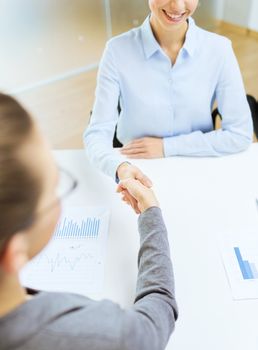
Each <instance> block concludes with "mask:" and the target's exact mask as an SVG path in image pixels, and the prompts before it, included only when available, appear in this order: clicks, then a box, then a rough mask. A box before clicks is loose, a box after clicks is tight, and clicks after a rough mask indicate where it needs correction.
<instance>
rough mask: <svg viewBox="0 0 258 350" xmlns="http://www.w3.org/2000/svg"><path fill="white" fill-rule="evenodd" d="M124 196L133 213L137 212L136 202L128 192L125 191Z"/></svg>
mask: <svg viewBox="0 0 258 350" xmlns="http://www.w3.org/2000/svg"><path fill="white" fill-rule="evenodd" d="M125 196H126V199H127V201H129V202H130V204H131V206H132V208H133V209H134V210H135V211H138V210H139V208H138V202H137V200H136V199H135V198H134V197H133V196H132V195H131V194H130V193H129V192H128V191H126V194H125Z"/></svg>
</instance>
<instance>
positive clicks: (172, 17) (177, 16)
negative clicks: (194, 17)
mask: <svg viewBox="0 0 258 350" xmlns="http://www.w3.org/2000/svg"><path fill="white" fill-rule="evenodd" d="M166 14H167V15H168V17H170V18H171V19H179V18H181V17H182V16H183V13H181V15H171V14H170V13H168V12H166Z"/></svg>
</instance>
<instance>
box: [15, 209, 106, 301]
mask: <svg viewBox="0 0 258 350" xmlns="http://www.w3.org/2000/svg"><path fill="white" fill-rule="evenodd" d="M108 222H109V213H108V211H107V210H106V209H105V208H101V207H71V208H66V209H64V210H63V213H62V216H61V218H60V220H59V222H58V224H57V226H56V230H55V232H54V234H53V237H52V239H51V240H50V242H49V244H48V245H47V246H46V247H45V248H44V249H43V251H42V252H41V253H40V254H39V255H38V256H36V257H35V258H34V259H33V260H32V261H31V262H29V263H28V264H27V265H26V266H25V268H24V269H23V270H22V272H21V275H20V279H21V282H22V284H23V285H24V286H26V287H30V288H33V289H37V290H45V291H64V292H72V293H78V294H83V295H87V296H89V297H95V298H98V296H99V295H100V293H101V291H102V288H103V280H104V262H105V254H106V245H107V234H108Z"/></svg>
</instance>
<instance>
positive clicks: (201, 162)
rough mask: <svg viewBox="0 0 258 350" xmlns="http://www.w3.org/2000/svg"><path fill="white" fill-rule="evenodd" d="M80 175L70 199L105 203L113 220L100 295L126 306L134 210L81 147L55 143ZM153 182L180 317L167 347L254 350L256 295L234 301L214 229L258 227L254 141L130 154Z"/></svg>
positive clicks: (131, 279) (131, 280)
mask: <svg viewBox="0 0 258 350" xmlns="http://www.w3.org/2000/svg"><path fill="white" fill-rule="evenodd" d="M55 156H56V159H57V161H58V163H59V164H61V165H62V166H63V167H65V168H67V169H69V170H70V171H71V172H72V173H73V174H74V175H75V176H76V177H77V178H78V179H79V182H80V187H79V189H78V190H77V191H76V192H75V193H74V194H73V195H71V197H70V198H69V199H68V200H69V203H71V204H79V205H80V204H82V205H84V204H86V205H89V204H90V205H105V206H108V207H109V208H110V209H111V223H110V232H109V242H108V253H107V260H106V270H105V276H106V277H105V290H104V293H103V297H105V298H110V299H112V300H113V301H116V302H119V303H120V304H121V305H122V306H130V305H131V303H132V301H133V297H134V289H135V282H136V275H137V265H136V261H137V252H138V247H139V239H138V233H137V216H136V215H135V214H134V213H133V211H132V210H131V209H130V208H129V207H128V206H126V205H125V204H123V203H122V202H121V200H120V197H119V195H118V194H116V193H115V189H116V184H115V183H114V182H113V180H112V179H110V178H108V177H106V176H105V175H103V174H101V173H100V172H98V171H97V170H95V169H93V168H92V167H91V166H90V165H89V163H88V161H87V159H86V156H85V153H84V151H83V150H78V151H74V150H67V151H55ZM134 163H135V164H136V165H138V166H139V167H140V168H141V169H142V170H143V171H144V172H145V173H146V174H148V175H149V176H150V177H151V179H152V180H153V182H154V189H155V191H156V194H157V196H158V198H159V201H160V204H161V207H162V210H163V215H164V218H165V221H166V224H167V228H168V232H169V240H170V246H171V254H172V258H173V264H174V271H175V278H176V296H177V301H178V304H179V320H178V322H177V325H176V330H175V332H174V334H173V336H172V337H171V339H170V342H169V345H168V347H167V349H174V350H189V349H194V350H224V349H225V350H243V349H245V350H257V349H258V300H250V301H233V299H232V296H231V291H230V287H229V283H228V281H227V278H226V274H225V271H224V268H223V264H222V260H221V257H220V251H219V249H218V245H217V236H218V234H219V233H221V232H227V231H231V232H232V231H236V232H240V231H242V232H243V233H245V232H248V231H252V232H253V231H257V232H258V212H257V208H256V206H255V201H254V198H255V196H256V195H258V144H253V145H252V146H251V147H250V149H249V150H248V151H247V152H244V153H241V154H236V155H233V156H227V157H222V158H184V157H175V158H170V159H162V160H161V159H160V160H139V161H135V162H134Z"/></svg>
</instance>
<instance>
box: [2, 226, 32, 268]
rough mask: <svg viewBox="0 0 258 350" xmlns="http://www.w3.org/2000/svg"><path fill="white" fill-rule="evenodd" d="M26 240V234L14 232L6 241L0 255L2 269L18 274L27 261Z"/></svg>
mask: <svg viewBox="0 0 258 350" xmlns="http://www.w3.org/2000/svg"><path fill="white" fill-rule="evenodd" d="M28 260H29V258H28V241H27V237H26V234H24V233H16V234H15V235H14V236H13V237H12V238H11V239H10V241H9V242H8V243H7V245H6V247H5V250H4V252H3V254H2V256H1V261H0V264H1V267H2V270H3V271H5V272H6V273H9V274H18V273H19V271H20V270H21V268H22V267H23V266H24V265H25V264H26V263H27V262H28Z"/></svg>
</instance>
